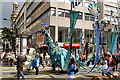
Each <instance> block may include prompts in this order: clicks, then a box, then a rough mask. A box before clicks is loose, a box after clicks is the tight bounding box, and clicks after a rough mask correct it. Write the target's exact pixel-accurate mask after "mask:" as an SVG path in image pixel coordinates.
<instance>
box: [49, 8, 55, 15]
mask: <svg viewBox="0 0 120 80" xmlns="http://www.w3.org/2000/svg"><path fill="white" fill-rule="evenodd" d="M50 11H51V16H56V8H51V9H50Z"/></svg>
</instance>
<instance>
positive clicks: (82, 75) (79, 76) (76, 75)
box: [75, 75, 83, 78]
mask: <svg viewBox="0 0 120 80" xmlns="http://www.w3.org/2000/svg"><path fill="white" fill-rule="evenodd" d="M80 76H83V75H76V76H75V78H77V77H80Z"/></svg>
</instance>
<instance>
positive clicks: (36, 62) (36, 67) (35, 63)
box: [32, 58, 39, 75]
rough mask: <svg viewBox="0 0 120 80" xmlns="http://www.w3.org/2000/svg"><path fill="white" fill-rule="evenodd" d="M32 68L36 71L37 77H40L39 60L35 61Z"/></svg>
mask: <svg viewBox="0 0 120 80" xmlns="http://www.w3.org/2000/svg"><path fill="white" fill-rule="evenodd" d="M32 66H33V67H34V68H35V69H36V75H38V71H39V69H38V67H39V58H35V59H34V60H33V64H32Z"/></svg>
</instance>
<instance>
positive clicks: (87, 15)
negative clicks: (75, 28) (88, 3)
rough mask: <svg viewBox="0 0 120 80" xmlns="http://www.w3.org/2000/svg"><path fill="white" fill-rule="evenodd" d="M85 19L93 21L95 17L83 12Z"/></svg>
mask: <svg viewBox="0 0 120 80" xmlns="http://www.w3.org/2000/svg"><path fill="white" fill-rule="evenodd" d="M85 20H87V21H94V20H95V18H94V16H93V15H91V14H88V13H85Z"/></svg>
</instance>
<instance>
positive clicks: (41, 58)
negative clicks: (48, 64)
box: [40, 53, 45, 68]
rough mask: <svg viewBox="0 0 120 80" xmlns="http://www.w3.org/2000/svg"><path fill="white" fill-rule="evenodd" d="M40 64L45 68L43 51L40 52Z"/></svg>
mask: <svg viewBox="0 0 120 80" xmlns="http://www.w3.org/2000/svg"><path fill="white" fill-rule="evenodd" d="M40 64H41V65H42V66H43V68H44V67H45V66H44V65H43V53H41V54H40Z"/></svg>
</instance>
